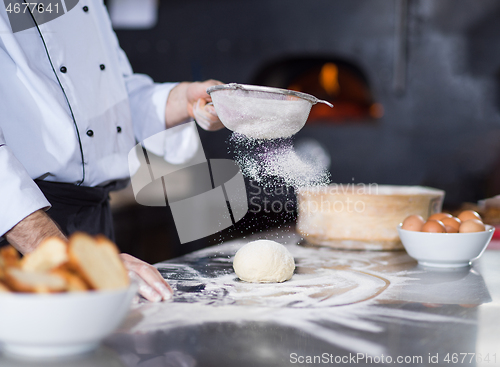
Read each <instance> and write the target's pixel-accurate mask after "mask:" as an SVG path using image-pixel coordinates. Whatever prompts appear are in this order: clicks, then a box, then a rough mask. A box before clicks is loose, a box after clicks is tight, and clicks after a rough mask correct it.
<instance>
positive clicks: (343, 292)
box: [16, 231, 500, 367]
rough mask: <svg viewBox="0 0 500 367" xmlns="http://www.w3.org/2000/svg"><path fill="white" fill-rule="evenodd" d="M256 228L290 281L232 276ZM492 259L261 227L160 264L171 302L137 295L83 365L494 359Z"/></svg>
mask: <svg viewBox="0 0 500 367" xmlns="http://www.w3.org/2000/svg"><path fill="white" fill-rule="evenodd" d="M258 238H267V239H274V240H276V241H278V242H281V243H283V244H285V245H286V246H287V247H288V248H289V250H290V251H291V252H292V254H293V255H294V258H295V261H296V264H297V268H296V271H295V274H294V276H293V277H292V279H291V280H290V281H287V282H284V283H280V284H250V283H246V282H242V281H239V280H238V279H237V277H236V275H235V274H234V272H233V270H232V258H233V256H234V253H235V252H236V251H237V249H238V248H239V247H241V246H242V245H244V244H245V243H247V242H248V241H250V240H255V239H258ZM499 265H500V251H498V250H487V251H486V252H485V253H484V255H483V256H482V258H481V259H479V260H478V261H477V262H475V263H474V265H473V266H472V267H470V268H463V269H458V270H436V269H425V268H422V267H419V266H418V265H417V263H416V262H415V261H414V260H412V259H411V258H410V257H409V256H408V255H407V254H406V253H405V252H357V251H356V252H355V251H336V250H332V249H328V248H317V247H310V246H307V244H305V243H303V242H301V239H300V237H299V236H298V235H297V234H295V233H294V232H293V231H278V232H268V233H262V234H260V235H259V236H254V237H251V238H246V239H241V240H237V241H233V242H228V243H225V244H222V245H219V246H215V247H211V248H208V249H204V250H201V251H198V252H195V253H192V254H189V255H186V256H183V257H181V258H178V259H174V260H171V261H166V262H163V263H160V264H158V268H159V270H160V272H161V273H162V274H163V275H164V277H166V278H167V279H169V280H170V283H171V284H172V286H173V288H174V290H175V298H174V301H173V302H167V303H161V304H151V303H142V304H139V305H136V306H134V308H133V310H132V312H131V313H130V314H129V316H128V318H127V320H126V322H125V323H124V324H123V325H122V327H121V328H120V330H118V332H116V333H115V334H113V335H112V336H111V337H109V338H108V339H106V342H105V347H103V348H101V349H100V350H99V351H98V353H97V354H96V355H94V356H93V357H92V358H94V362H92V364H81V365H92V366H94V365H96V366H97V365H98V366H105V365H106V366H108V365H114V366H141V367H156V366H162V367H163V366H183V367H187V366H189V367H191V366H252V367H255V366H290V365H311V366H312V365H350V364H353V365H354V364H358V365H363V366H366V365H368V366H371V365H384V364H391V365H396V366H397V365H401V366H402V365H408V366H430V365H439V366H443V365H444V366H448V365H465V366H500V266H499ZM88 358H90V357H88ZM81 361H83V360H81ZM81 361H80V362H79V363H82V362H81ZM74 363H76V362H72V364H69V363H66V364H65V365H66V366H69V365H75V366H80V364H74ZM16 366H17V365H16ZM23 366H24V365H23ZM52 366H56V365H54V364H52Z"/></svg>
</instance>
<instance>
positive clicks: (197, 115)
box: [193, 98, 224, 131]
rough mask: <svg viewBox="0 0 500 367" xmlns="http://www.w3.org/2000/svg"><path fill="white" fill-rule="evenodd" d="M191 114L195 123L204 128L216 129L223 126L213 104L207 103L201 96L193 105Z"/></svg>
mask: <svg viewBox="0 0 500 367" xmlns="http://www.w3.org/2000/svg"><path fill="white" fill-rule="evenodd" d="M193 116H194V120H195V121H196V123H197V124H198V125H200V127H201V128H202V129H204V130H207V131H216V130H220V129H222V128H223V127H224V125H223V124H222V122H221V121H220V120H219V116H217V112H215V108H214V106H213V104H211V103H210V104H208V103H207V102H206V101H205V100H203V99H201V98H200V99H199V100H198V101H197V102H196V104H195V105H194V108H193Z"/></svg>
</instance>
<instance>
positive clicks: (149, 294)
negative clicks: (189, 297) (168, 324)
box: [120, 254, 173, 302]
mask: <svg viewBox="0 0 500 367" xmlns="http://www.w3.org/2000/svg"><path fill="white" fill-rule="evenodd" d="M120 257H121V258H122V260H123V263H124V264H125V267H126V268H127V269H128V271H129V276H130V278H131V279H134V280H136V281H137V283H138V285H139V294H140V295H141V296H143V297H144V298H146V299H147V300H148V301H151V302H160V301H163V300H168V299H171V298H172V295H173V291H172V288H170V285H169V284H168V283H167V281H166V280H165V279H163V277H162V276H161V274H160V272H159V271H158V269H156V268H155V267H154V266H152V265H150V264H148V263H146V262H144V261H142V260H139V259H137V258H135V257H133V256H131V255H129V254H120Z"/></svg>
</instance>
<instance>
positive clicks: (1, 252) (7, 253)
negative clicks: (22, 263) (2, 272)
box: [0, 245, 20, 268]
mask: <svg viewBox="0 0 500 367" xmlns="http://www.w3.org/2000/svg"><path fill="white" fill-rule="evenodd" d="M0 258H1V260H0V264H2V265H3V267H5V268H8V267H19V259H20V256H19V252H17V250H16V249H15V248H14V247H13V246H11V245H8V246H4V247H2V248H0Z"/></svg>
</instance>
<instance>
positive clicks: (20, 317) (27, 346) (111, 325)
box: [0, 284, 137, 358]
mask: <svg viewBox="0 0 500 367" xmlns="http://www.w3.org/2000/svg"><path fill="white" fill-rule="evenodd" d="M136 291H137V286H136V285H135V284H132V285H131V286H130V287H128V288H124V289H120V290H114V291H88V292H74V293H60V294H28V293H0V346H2V344H3V351H4V352H5V353H6V354H9V355H16V356H23V357H30V358H38V357H60V356H69V355H74V354H81V353H86V352H89V351H91V350H93V349H94V348H96V347H97V346H98V345H99V343H100V342H101V340H103V339H104V338H105V337H106V336H108V335H109V334H110V333H112V332H113V331H114V330H115V329H116V328H117V327H118V325H119V324H120V322H121V321H122V320H123V318H124V317H125V315H126V314H127V312H128V310H129V308H130V304H131V301H132V298H133V296H134V295H135V294H136Z"/></svg>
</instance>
